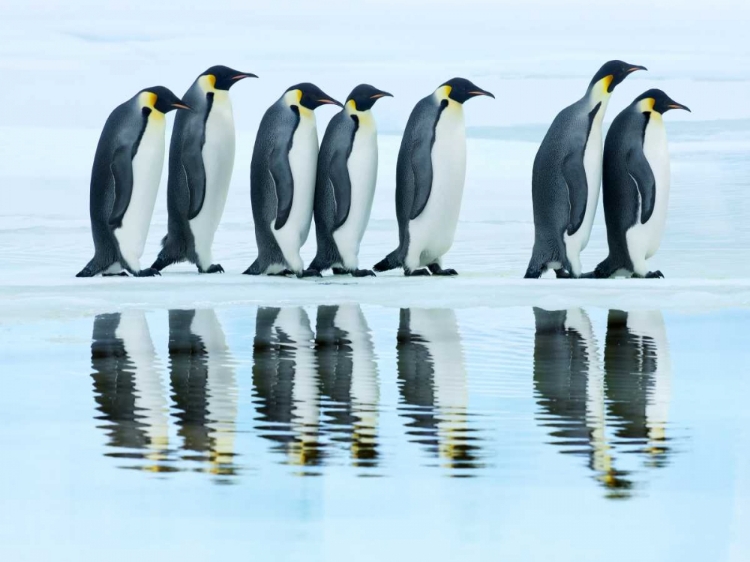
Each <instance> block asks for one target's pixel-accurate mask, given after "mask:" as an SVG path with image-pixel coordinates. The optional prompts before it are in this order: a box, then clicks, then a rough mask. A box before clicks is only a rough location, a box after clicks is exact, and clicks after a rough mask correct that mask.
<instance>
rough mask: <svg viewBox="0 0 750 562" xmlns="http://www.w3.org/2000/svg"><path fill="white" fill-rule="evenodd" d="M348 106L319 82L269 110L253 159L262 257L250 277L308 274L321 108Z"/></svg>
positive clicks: (249, 270)
mask: <svg viewBox="0 0 750 562" xmlns="http://www.w3.org/2000/svg"><path fill="white" fill-rule="evenodd" d="M325 104H333V105H338V106H339V107H344V106H343V105H341V102H338V101H336V100H334V99H332V98H331V97H330V96H329V95H328V94H326V93H324V92H323V91H322V90H321V89H320V88H318V87H317V86H315V85H314V84H308V83H303V84H297V85H296V86H292V87H291V88H289V89H288V90H287V91H286V92H285V93H284V95H283V96H281V97H280V98H279V100H278V101H277V102H276V103H275V104H273V105H272V106H271V107H270V108H268V111H266V113H265V115H264V116H263V119H262V120H261V122H260V127H259V128H258V135H257V137H256V139H255V148H254V149H253V159H252V162H251V163H250V201H251V203H252V206H253V220H254V222H255V240H256V242H257V244H258V257H257V259H256V260H255V261H254V262H253V263H252V265H251V266H250V267H248V268H247V270H245V272H244V273H245V274H246V275H261V274H288V273H292V272H293V273H295V274H296V275H297V276H298V277H301V276H302V275H303V270H304V267H303V264H302V258H301V257H300V255H299V250H300V248H301V247H302V244H304V243H305V240H307V235H308V233H309V232H310V223H311V221H312V211H313V196H314V194H315V174H316V170H317V167H318V130H317V128H316V124H315V113H314V112H313V111H314V110H315V109H316V108H317V107H320V106H321V105H325Z"/></svg>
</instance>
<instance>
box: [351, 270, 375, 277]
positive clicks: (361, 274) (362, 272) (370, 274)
mask: <svg viewBox="0 0 750 562" xmlns="http://www.w3.org/2000/svg"><path fill="white" fill-rule="evenodd" d="M349 273H351V274H352V277H376V275H375V272H374V271H373V270H372V269H352V270H351V271H350V272H349Z"/></svg>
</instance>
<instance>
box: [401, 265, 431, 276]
mask: <svg viewBox="0 0 750 562" xmlns="http://www.w3.org/2000/svg"><path fill="white" fill-rule="evenodd" d="M404 275H405V276H406V277H424V276H429V275H430V272H429V271H427V270H426V269H425V268H424V267H423V268H421V269H415V270H414V271H410V270H408V269H404Z"/></svg>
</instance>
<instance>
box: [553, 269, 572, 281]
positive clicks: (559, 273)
mask: <svg viewBox="0 0 750 562" xmlns="http://www.w3.org/2000/svg"><path fill="white" fill-rule="evenodd" d="M555 277H557V278H558V279H570V278H571V277H573V276H572V275H571V274H570V273H569V272H568V271H566V270H564V269H562V268H560V269H556V270H555Z"/></svg>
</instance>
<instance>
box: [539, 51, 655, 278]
mask: <svg viewBox="0 0 750 562" xmlns="http://www.w3.org/2000/svg"><path fill="white" fill-rule="evenodd" d="M636 70H646V68H645V67H643V66H638V65H635V64H628V63H626V62H623V61H619V60H613V61H609V62H607V63H605V64H604V66H602V67H601V68H600V69H599V71H598V72H597V73H596V74H595V75H594V77H593V79H592V80H591V82H590V83H589V87H588V89H587V90H586V94H585V95H584V96H583V97H582V98H581V99H580V100H578V101H577V102H575V103H574V104H573V105H570V106H568V107H566V108H565V109H563V110H562V111H561V112H560V113H558V115H557V117H555V119H554V121H552V125H551V126H550V128H549V130H548V131H547V134H546V135H545V137H544V140H542V144H541V146H540V147H539V151H538V152H537V153H536V158H534V168H533V173H532V180H531V194H532V199H533V204H534V249H533V251H532V255H531V260H530V261H529V266H528V268H527V270H526V275H525V277H526V278H527V279H528V278H538V277H540V276H541V275H542V273H544V272H545V271H547V269H550V268H551V269H554V270H555V272H556V274H557V277H571V276H572V277H580V276H581V257H580V255H581V252H582V251H583V249H584V248H585V247H586V245H587V244H588V241H589V235H590V234H591V226H592V225H593V223H594V214H595V213H596V206H597V204H598V202H599V184H600V183H601V180H602V120H603V119H604V113H605V112H606V110H607V104H608V103H609V98H610V96H611V95H612V92H613V91H614V89H615V87H616V86H617V85H618V84H620V83H621V82H622V81H623V80H625V78H626V77H627V76H629V75H630V74H631V73H632V72H635V71H636Z"/></svg>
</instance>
